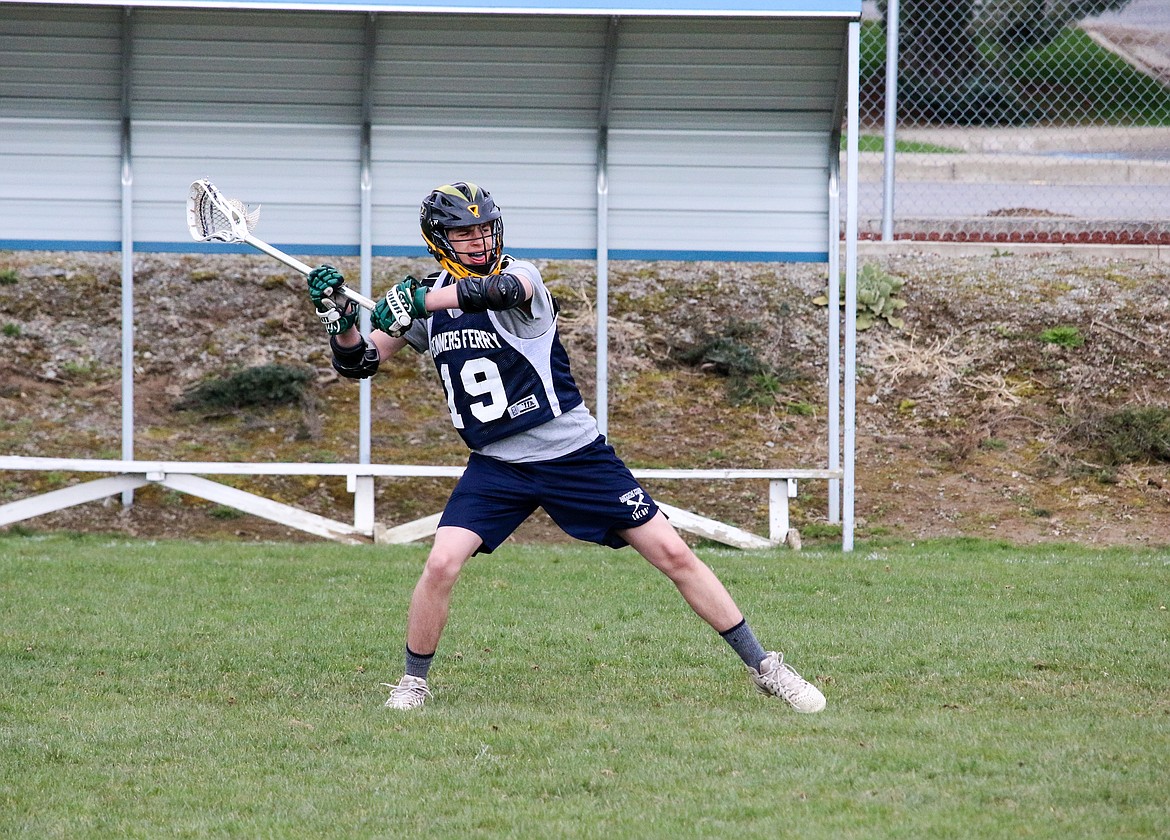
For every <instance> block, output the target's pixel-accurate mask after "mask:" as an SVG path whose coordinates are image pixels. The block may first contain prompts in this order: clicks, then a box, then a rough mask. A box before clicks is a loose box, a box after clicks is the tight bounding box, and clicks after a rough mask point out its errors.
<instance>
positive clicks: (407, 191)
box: [0, 0, 862, 550]
mask: <svg viewBox="0 0 1170 840" xmlns="http://www.w3.org/2000/svg"><path fill="white" fill-rule="evenodd" d="M861 5H862V4H861V2H860V0H706V2H703V0H674V1H673V2H664V0H631V2H623V3H614V2H606V1H605V0H546V2H541V3H514V4H510V5H494V4H493V3H491V2H489V0H415V1H414V2H403V3H393V2H367V1H366V0H345V1H344V2H333V0H238V2H237V1H236V0H209V1H205V0H145V2H140V3H134V4H132V5H131V4H126V3H121V2H105V1H104V0H92V1H91V2H88V3H72V2H60V0H48V1H47V2H20V3H13V2H9V1H8V0H0V132H2V134H3V136H4V138H5V139H4V140H3V142H2V143H0V172H4V173H5V174H4V175H3V176H2V180H0V249H36V250H102V251H107V250H108V251H120V252H121V255H122V266H123V268H122V274H123V277H122V310H123V311H122V320H123V346H122V369H123V377H122V412H123V413H122V421H123V422H122V460H121V461H119V462H116V464H117V469H118V471H122V472H133V473H135V474H137V473H142V474H143V475H144V476H145V475H146V474H147V473H151V474H156V475H164V474H165V473H167V472H170V473H173V472H174V471H175V470H176V469H181V466H179V465H176V464H175V463H172V462H168V464H167V469H166V470H163V469H160V468H158V467H159V465H157V464H156V465H152V466H154V467H155V468H154V469H146V468H144V469H142V470H137V469H131V465H133V464H134V463H135V462H134V448H133V441H134V410H133V407H134V393H133V352H134V349H133V348H134V334H133V305H134V302H133V279H134V266H133V257H134V254H135V253H142V252H152V251H154V252H160V251H165V252H200V251H211V250H212V249H215V250H217V251H219V252H222V251H223V249H224V248H225V246H222V245H220V246H215V245H206V244H195V243H193V242H191V241H190V239H189V238H188V237H187V233H186V228H185V224H184V221H183V212H182V199H183V197H184V196H185V193H186V187H187V185H188V184H189V183H190V182H191V181H192V180H194V179H196V178H199V177H209V178H211V179H212V180H214V181H215V182H216V183H217V184H218V185H219V186H220V187H221V188H223V189H224V190H225V192H227V193H229V194H231V195H233V196H237V197H239V198H242V199H245V200H246V201H248V203H249V204H262V205H263V206H264V214H265V215H264V219H263V238H264V239H266V240H267V241H269V242H272V243H273V244H274V245H277V246H278V247H280V248H281V249H282V250H285V251H287V252H290V253H296V254H313V255H329V254H339V255H357V256H359V257H360V262H361V291H362V292H363V293H364V294H366V295H367V296H369V295H371V294H372V289H371V285H372V282H371V281H372V273H373V272H372V260H373V258H374V257H375V256H420V255H421V254H422V247H421V244H420V242H419V236H418V229H417V224H416V220H417V204H418V200H419V198H420V197H421V196H422V195H424V194H425V193H426V192H427V191H429V190H430V189H431V188H432V187H433V186H434V185H435V184H438V183H444V182H447V181H451V180H456V179H459V178H468V179H471V180H476V181H478V182H480V183H483V184H486V185H488V186H489V188H490V189H492V191H493V193H494V194H495V196H496V198H497V200H498V201H499V202H500V203H501V205H502V206H503V207H504V208H505V212H506V215H507V223H508V231H507V233H508V238H507V243H508V250H509V252H511V253H513V254H515V255H517V256H521V257H526V258H541V257H545V258H567V259H593V260H596V263H597V278H598V281H597V313H598V336H597V346H598V348H599V350H598V361H597V365H598V370H597V382H598V387H597V391H598V396H597V405H596V407H595V413H596V415H597V417H598V420H599V423H600V425H601V427H602V430H603V431H605V430H606V425H607V416H608V400H607V392H608V387H607V383H608V360H607V356H606V351H605V349H606V346H607V335H606V320H607V319H606V315H607V311H608V307H607V301H608V277H609V261H610V260H611V259H642V260H655V259H673V260H712V261H773V262H813V263H825V264H826V265H827V268H828V273H827V277H828V284H829V288H830V290H831V291H830V294H831V296H832V297H835V296H836V285H837V282H838V279H837V278H838V277H839V276H840V275H841V274H844V277H845V291H846V301H845V307H844V318H843V321H844V323H843V330H842V324H841V320H842V319H839V318H838V317H836V316H835V312H833V310H832V308H830V318H829V339H828V340H829V343H830V353H829V371H828V388H827V400H828V412H827V413H828V417H829V431H828V445H827V451H828V459H827V461H828V462H827V464H826V465H825V468H824V469H821V470H788V471H771V472H774V473H781V472H783V473H784V475H785V476H788V474H789V473H791V476H788V477H782V476H780V475H777V476H774V477H773V478H774V479H775V480H783V481H785V483H786V484H787V485H788V487H789V488H790V489H791V490H792V492H794V491H795V477H797V476H798V474H799V477H801V478H824V479H827V480H828V481H829V488H830V494H829V496H830V505H829V507H830V511H829V518H830V520H831V521H838V517H840V521H842V525H843V546H844V548H845V549H846V550H849V549H851V548H852V542H853V486H854V454H853V453H854V419H853V418H854V416H855V393H854V380H855V357H856V350H855V313H856V282H855V278H856V261H857V248H856V243H857V213H856V207H857V200H856V183H857V178H856V167H857V123H858V117H857V115H858V90H857V77H858V42H859V21H860V18H861ZM843 119H844V122H845V125H846V133H845V137H846V144H845V147H846V156H845V158H846V169H847V172H846V177H845V178H844V179H842V177H841V173H840V172H839V162H838V161H839V150H840V148H841V126H842V121H843ZM842 180H844V183H845V186H846V196H845V219H844V220H842V218H841V215H842V210H841V194H840V193H841V189H840V188H841V183H842ZM843 222H844V223H843ZM842 230H844V254H845V260H844V263H845V264H844V270H843V271H842V266H841V258H840V254H841V247H840V246H841V231H842ZM238 250H244V246H238ZM367 326H368V324H367ZM842 362H843V364H844V370H842V369H841V364H842ZM361 388H362V390H361V408H360V411H361V417H360V433H359V434H360V440H359V459H360V462H361V465H366V466H365V467H362V468H360V469H354V470H350V471H349V472H347V473H346V474H347V475H348V474H350V473H352V474H353V475H354V482H353V483H355V484H356V485H357V487H358V488H359V489H358V490H356V491H355V492H362V491H361V489H360V488H361V487H362V486H363V485H362V482H363V481H364V480H369V481H371V482H372V480H373V475H374V474H375V473H377V470H376V469H371V468H369V467H368V465H369V463H370V422H369V411H370V394H369V382H368V381H366V382H363V383H362V385H361ZM32 460H36V459H18V458H11V457H2V458H0V467H4V468H8V469H20V468H36V467H35V465H33V464H32V463H31V461H32ZM41 460H43V459H41ZM113 463H115V462H111V464H113ZM75 466H76V464H75ZM202 466H203V467H204V469H203V472H215V471H216V470H215V469H211V468H210V466H211V465H202ZM302 466H305V467H308V466H310V465H302ZM355 466H359V465H355ZM56 468H58V469H60V468H61V467H60V466H58V467H56ZM419 469H425V468H419ZM234 471H235V470H232V469H229V470H222V472H234ZM156 480H161V479H156ZM137 486H141V485H140V484H139V485H137ZM103 489H104V488H103ZM132 489H133V488H132V487H130V486H129V485H128V486H126V487H123V488H122V489H121V492H123V495H124V498H126V499H127V500H128V499H129V493H131V492H132ZM93 492H97V490H94V491H93ZM80 495H82V494H74V496H76V497H78V498H79V497H80ZM106 495H109V493H106ZM776 495H777V494H775V493H773V498H774V499H775V497H776ZM785 496H787V493H786V494H785ZM91 497H92V496H91ZM92 498H100V496H99V497H92ZM369 498H370V499H372V487H371V489H370V490H369ZM82 500H88V499H82ZM61 501H63V502H66V501H68V500H64V499H63V500H61ZM68 503H70V504H76V503H77V502H76V501H68ZM14 504H17V505H19V504H22V503H14ZM786 504H787V503H786V501H785V502H784V520H785V521H786V518H787V514H786V511H787V507H786ZM59 506H64V505H59ZM361 506H362V507H363V508H364V507H366V506H365V505H364V504H362V505H361ZM6 507H8V508H12V506H11V505H9V506H6ZM41 507H43V505H41V506H38V507H37V508H36V509H37V510H40V508H41ZM254 507H260V506H259V505H257V506H254ZM29 509H30V508H28V507H27V506H26V507H25V508H24V510H26V511H27V510H29ZM245 509H246V508H245ZM42 512H43V511H42ZM252 512H257V511H252ZM16 513H17V512H16V511H15V510H9V512H8V514H4V508H3V507H0V524H3V523H4V522H6V521H14V520H13V519H12V518H11V517H12V516H13V515H16ZM260 515H265V514H263V513H260ZM5 516H7V517H8V518H7V519H6V518H5ZM367 518H371V517H367V516H366V515H364V514H363V515H362V516H360V517H359V516H357V515H355V527H356V528H357V529H358V532H359V533H368V532H370V531H371V530H372V524H373V523H372V522H366V521H365V520H366V519H367ZM357 519H361V520H362V521H361V522H360V523H359V522H358V521H357ZM781 536H783V535H781ZM772 537H773V540H774V539H775V535H772Z"/></svg>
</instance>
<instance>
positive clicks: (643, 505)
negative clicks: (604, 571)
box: [439, 436, 658, 554]
mask: <svg viewBox="0 0 1170 840" xmlns="http://www.w3.org/2000/svg"><path fill="white" fill-rule="evenodd" d="M538 507H542V508H544V510H545V512H546V513H547V514H548V515H549V517H551V518H552V520H553V522H555V523H557V525H559V526H560V528H561V530H563V531H564V532H565V533H566V534H568V535H569V536H571V537H576V538H577V539H579V540H584V541H586V542H592V543H597V544H599V545H607V546H609V547H611V548H621V547H622V546H624V545H626V544H627V543H626V541H625V540H623V539H622V538H621V537H620V536H618V535H617V533H616V532H617V531H621V530H625V529H626V528H633V527H636V526H638V525H641V524H642V523H644V522H649V521H650V519H651V518H653V516H654V514H655V513H657V512H658V505H656V504H655V503H654V500H653V499H651V498H650V494H649V493H647V492H646V491H645V490H644V489H643V488H642V486H641V485H640V484H638V482H637V480H636V479H635V478H634V477H633V476H632V475H631V474H630V471H629V469H628V468H627V467H626V465H625V464H624V463H622V460H621V459H620V458H618V456H617V453H616V452H614V451H613V447H612V446H610V445H609V444H607V443H606V442H605V438H604V436H599V437H598V438H597V439H596V440H595V441H593V443H591V444H589V445H588V446H583V447H581V448H580V449H578V450H576V451H574V452H570V453H569V454H568V455H562V456H561V457H560V458H554V459H552V460H551V461H533V462H531V463H526V464H509V463H507V462H505V461H499V460H496V459H495V458H488V457H486V456H484V455H480V454H478V453H476V452H473V453H471V458H470V460H469V461H468V462H467V469H466V471H464V473H463V477H462V478H460V479H459V483H458V484H456V485H455V489H454V490H453V491H452V492H451V498H450V499H448V500H447V507H446V508H445V509H444V510H443V516H442V518H441V519H440V521H439V526H440V527H443V526H446V525H453V526H457V527H459V528H466V529H467V530H469V531H473V532H474V533H476V534H478V535H479V537H480V539H482V540H483V545H482V546H480V548H479V552H481V553H485V554H490V553H491V552H492V551H495V549H496V548H497V547H498V546H499V545H500V544H501V543H502V542H503V541H504V540H506V539H507V538H508V537H509V536H510V535H511V534H512V532H513V531H515V530H516V529H517V528H519V527H520V524H521V523H522V522H524V520H525V519H527V518H528V517H529V516H531V515H532V512H533V511H535V510H536V509H537V508H538Z"/></svg>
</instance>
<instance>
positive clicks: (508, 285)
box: [424, 272, 532, 312]
mask: <svg viewBox="0 0 1170 840" xmlns="http://www.w3.org/2000/svg"><path fill="white" fill-rule="evenodd" d="M531 298H532V284H531V283H530V282H528V279H527V278H525V277H522V276H520V275H518V274H509V273H507V272H505V273H503V274H490V275H488V276H487V277H464V278H463V279H462V280H460V281H459V282H458V283H455V284H454V285H451V286H444V287H443V288H441V289H433V290H431V292H430V293H429V294H427V296H426V299H425V301H424V302H425V305H426V309H427V311H428V312H437V311H438V310H440V309H462V310H463V311H464V312H486V311H488V310H489V309H490V310H493V311H495V312H501V311H503V310H505V309H515V308H517V307H519V306H523V305H524V304H526V303H527V302H528V301H529V300H530V299H531Z"/></svg>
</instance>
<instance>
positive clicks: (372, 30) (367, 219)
mask: <svg viewBox="0 0 1170 840" xmlns="http://www.w3.org/2000/svg"><path fill="white" fill-rule="evenodd" d="M377 43H378V17H377V15H375V14H374V13H372V12H371V13H370V14H368V15H366V26H365V54H364V60H363V64H362V137H361V190H360V196H361V205H360V217H361V219H360V222H359V226H360V234H359V235H360V237H361V246H360V262H361V292H362V294H363V295H365V296H366V297H371V296H372V289H373V285H374V277H373V274H374V241H373V240H374V236H373V229H374V222H373V216H374V209H373V204H374V201H373V193H374V179H373V173H372V171H371V170H372V157H373V152H372V148H371V147H372V143H373V140H372V133H373V132H372V129H371V123H372V120H373V118H372V112H373V96H374V94H373V88H374V52H375V50H376V48H377ZM360 313H361V314H360V316H359V317H360V318H361V320H360V322H359V329H361V332H362V335H366V336H368V335H369V334H370V313H369V312H368V311H367V310H366V309H365V308H362V309H361V310H360ZM370 412H371V396H370V380H369V379H363V380H361V382H360V384H359V386H358V463H359V464H368V463H370V449H371V444H370V440H371V434H370ZM356 524H357V523H356V522H355V525H356Z"/></svg>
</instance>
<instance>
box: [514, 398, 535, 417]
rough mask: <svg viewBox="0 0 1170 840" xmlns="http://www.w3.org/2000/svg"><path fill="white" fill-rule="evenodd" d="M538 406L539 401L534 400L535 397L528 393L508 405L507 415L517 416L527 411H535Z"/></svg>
mask: <svg viewBox="0 0 1170 840" xmlns="http://www.w3.org/2000/svg"><path fill="white" fill-rule="evenodd" d="M538 408H540V403H538V402H537V401H536V397H535V396H534V395H532V394H529V395H528V396H527V397H525V398H524V399H522V400H520V401H519V402H514V403H512V404H511V405H510V406H508V416H509V417H519V416H520V415H521V414H527V413H528V412H529V411H536V409H538Z"/></svg>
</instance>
